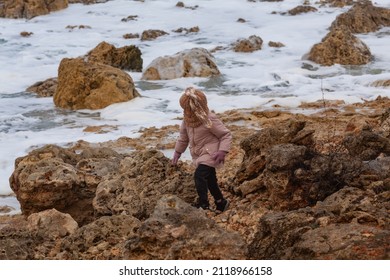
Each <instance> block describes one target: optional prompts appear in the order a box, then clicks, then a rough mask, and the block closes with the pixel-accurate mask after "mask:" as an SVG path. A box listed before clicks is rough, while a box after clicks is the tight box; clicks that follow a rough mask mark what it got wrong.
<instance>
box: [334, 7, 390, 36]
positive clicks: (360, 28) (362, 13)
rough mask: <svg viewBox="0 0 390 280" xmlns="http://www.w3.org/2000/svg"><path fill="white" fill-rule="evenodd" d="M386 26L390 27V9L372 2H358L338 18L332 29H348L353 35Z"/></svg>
mask: <svg viewBox="0 0 390 280" xmlns="http://www.w3.org/2000/svg"><path fill="white" fill-rule="evenodd" d="M384 26H390V9H387V8H381V7H376V6H374V5H373V4H372V2H371V1H358V2H357V3H355V4H354V6H353V7H352V8H351V9H350V10H349V11H348V12H346V13H343V14H341V15H339V16H337V18H336V19H335V21H334V22H333V23H332V25H331V29H335V28H346V29H349V30H350V31H351V32H352V33H368V32H375V31H377V30H379V29H380V28H381V27H384Z"/></svg>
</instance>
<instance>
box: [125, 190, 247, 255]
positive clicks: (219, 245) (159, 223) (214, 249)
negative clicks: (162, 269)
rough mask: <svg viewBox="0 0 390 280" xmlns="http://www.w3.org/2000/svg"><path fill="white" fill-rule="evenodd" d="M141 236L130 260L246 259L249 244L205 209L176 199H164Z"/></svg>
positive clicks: (132, 245)
mask: <svg viewBox="0 0 390 280" xmlns="http://www.w3.org/2000/svg"><path fill="white" fill-rule="evenodd" d="M137 233H138V235H136V236H134V237H133V238H131V239H129V241H128V242H127V245H126V248H127V250H126V252H125V258H126V259H141V260H156V259H157V260H166V259H170V260H171V259H174V260H197V259H199V260H209V259H216V260H219V259H231V260H235V259H245V255H246V244H245V242H244V240H243V239H242V237H241V236H240V235H239V234H237V233H234V232H226V231H225V230H224V229H222V228H221V227H219V226H218V225H217V224H216V223H215V222H214V221H213V220H211V219H209V218H207V217H206V215H205V213H204V211H203V210H200V209H196V208H194V207H191V206H190V205H189V204H187V203H185V202H183V201H182V200H181V199H179V198H177V197H176V196H172V195H167V196H164V197H162V198H161V199H160V200H159V201H158V204H157V206H156V208H155V210H154V212H153V214H152V215H151V217H150V218H149V219H147V220H146V221H145V222H144V223H142V225H141V226H140V227H139V229H138V232H137Z"/></svg>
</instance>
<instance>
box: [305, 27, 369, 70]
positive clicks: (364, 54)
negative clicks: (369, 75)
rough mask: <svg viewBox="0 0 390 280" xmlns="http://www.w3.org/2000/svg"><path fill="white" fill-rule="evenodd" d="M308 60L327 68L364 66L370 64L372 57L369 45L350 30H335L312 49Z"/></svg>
mask: <svg viewBox="0 0 390 280" xmlns="http://www.w3.org/2000/svg"><path fill="white" fill-rule="evenodd" d="M307 59H309V60H311V61H314V62H316V63H318V64H321V65H325V66H330V65H333V64H341V65H362V64H367V63H369V62H370V61H371V59H372V56H371V52H370V49H369V48H368V47H367V45H366V44H365V43H364V42H363V41H362V40H360V39H359V38H357V37H356V36H354V35H353V34H352V33H351V32H350V31H349V30H348V29H346V28H334V29H332V30H331V31H330V32H329V33H328V34H327V35H326V36H325V37H324V38H323V39H322V42H321V43H318V44H315V45H314V46H313V47H312V48H311V50H310V53H309V54H308V57H307Z"/></svg>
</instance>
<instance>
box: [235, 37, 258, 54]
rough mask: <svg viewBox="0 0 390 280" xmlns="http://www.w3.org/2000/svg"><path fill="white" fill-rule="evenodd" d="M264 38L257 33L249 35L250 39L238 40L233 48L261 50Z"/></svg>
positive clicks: (238, 50) (239, 50)
mask: <svg viewBox="0 0 390 280" xmlns="http://www.w3.org/2000/svg"><path fill="white" fill-rule="evenodd" d="M262 45H263V40H262V39H261V38H260V37H259V36H256V35H252V36H249V38H248V39H240V40H237V42H235V43H234V44H233V50H234V51H235V52H254V51H258V50H261V47H262Z"/></svg>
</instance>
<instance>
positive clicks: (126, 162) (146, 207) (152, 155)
mask: <svg viewBox="0 0 390 280" xmlns="http://www.w3.org/2000/svg"><path fill="white" fill-rule="evenodd" d="M119 173H120V174H121V176H117V177H115V178H112V179H111V180H105V181H103V182H102V183H100V184H99V186H98V188H97V190H96V196H95V198H94V201H93V206H94V209H95V212H96V213H97V214H98V215H117V214H121V213H126V214H127V215H132V216H134V217H137V218H138V219H145V218H147V217H149V216H150V215H151V213H152V212H153V210H154V207H155V206H156V203H157V201H158V200H159V199H160V198H161V197H162V196H163V195H165V194H176V195H177V196H178V197H180V198H181V199H183V200H184V201H186V202H188V203H193V202H194V200H195V198H196V192H195V187H194V183H193V178H192V175H190V174H188V173H187V172H183V171H181V170H180V169H177V168H175V167H173V166H171V163H170V160H169V159H168V158H166V157H165V156H164V154H163V153H161V152H158V151H156V150H150V151H144V152H139V153H137V154H133V156H131V157H126V158H125V159H123V160H122V161H121V164H120V166H119Z"/></svg>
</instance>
